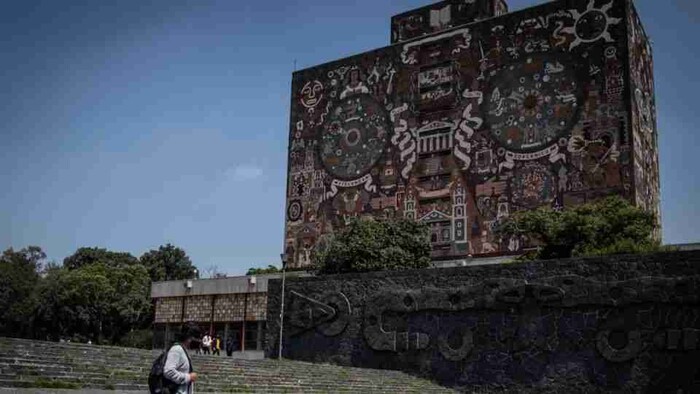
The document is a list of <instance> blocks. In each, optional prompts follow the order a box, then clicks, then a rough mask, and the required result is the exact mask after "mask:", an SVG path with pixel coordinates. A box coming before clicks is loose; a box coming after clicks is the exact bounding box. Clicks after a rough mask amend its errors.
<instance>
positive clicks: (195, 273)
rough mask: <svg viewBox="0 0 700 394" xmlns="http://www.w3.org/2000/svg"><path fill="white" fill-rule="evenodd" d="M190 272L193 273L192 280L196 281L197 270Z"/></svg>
mask: <svg viewBox="0 0 700 394" xmlns="http://www.w3.org/2000/svg"><path fill="white" fill-rule="evenodd" d="M192 272H193V273H194V278H192V279H197V269H196V268H195V269H194V270H192Z"/></svg>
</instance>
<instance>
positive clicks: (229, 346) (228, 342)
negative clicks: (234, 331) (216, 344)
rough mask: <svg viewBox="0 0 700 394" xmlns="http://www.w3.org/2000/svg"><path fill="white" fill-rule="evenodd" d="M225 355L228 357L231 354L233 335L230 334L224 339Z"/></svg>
mask: <svg viewBox="0 0 700 394" xmlns="http://www.w3.org/2000/svg"><path fill="white" fill-rule="evenodd" d="M226 355H227V356H229V357H231V356H232V355H233V336H231V335H229V336H228V339H226Z"/></svg>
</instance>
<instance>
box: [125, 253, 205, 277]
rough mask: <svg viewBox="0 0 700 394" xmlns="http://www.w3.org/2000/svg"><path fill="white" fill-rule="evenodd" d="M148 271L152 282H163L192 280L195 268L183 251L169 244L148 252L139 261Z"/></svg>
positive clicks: (194, 275)
mask: <svg viewBox="0 0 700 394" xmlns="http://www.w3.org/2000/svg"><path fill="white" fill-rule="evenodd" d="M139 260H140V261H141V263H142V264H143V265H144V266H145V267H146V269H148V274H149V276H150V278H151V280H152V281H153V282H158V281H164V280H182V279H193V278H195V277H196V276H197V274H196V273H195V270H196V269H197V267H195V266H194V265H192V261H191V260H190V258H189V257H187V254H186V253H185V251H184V250H182V249H180V248H178V247H175V246H173V245H171V244H167V245H164V246H163V245H161V246H160V247H159V248H158V250H149V251H148V252H146V253H144V254H143V255H142V256H141V258H140V259H139Z"/></svg>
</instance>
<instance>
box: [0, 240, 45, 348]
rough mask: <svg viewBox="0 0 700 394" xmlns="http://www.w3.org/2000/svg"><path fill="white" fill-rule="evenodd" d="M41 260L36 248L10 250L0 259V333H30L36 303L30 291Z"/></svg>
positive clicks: (34, 296)
mask: <svg viewBox="0 0 700 394" xmlns="http://www.w3.org/2000/svg"><path fill="white" fill-rule="evenodd" d="M45 259H46V254H45V253H44V252H43V251H42V250H41V248H39V247H38V246H29V247H27V248H24V249H22V250H19V251H15V250H13V249H12V248H10V249H7V250H5V251H4V252H3V253H2V255H1V256H0V332H4V333H7V334H9V335H12V336H18V335H22V334H23V333H26V332H28V331H30V330H31V322H32V320H33V314H34V309H35V308H36V304H37V298H36V294H35V292H34V289H35V286H36V284H37V282H38V281H39V279H40V277H39V274H38V272H39V271H40V270H41V269H42V266H43V262H44V260H45Z"/></svg>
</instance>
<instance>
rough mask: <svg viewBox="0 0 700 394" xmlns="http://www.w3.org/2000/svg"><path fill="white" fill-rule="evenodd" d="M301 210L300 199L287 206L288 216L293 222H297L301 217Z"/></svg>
mask: <svg viewBox="0 0 700 394" xmlns="http://www.w3.org/2000/svg"><path fill="white" fill-rule="evenodd" d="M301 211H302V208H301V202H299V200H292V201H291V202H290V203H289V206H288V207H287V218H288V219H289V220H290V221H292V222H296V221H297V220H299V219H301Z"/></svg>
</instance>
